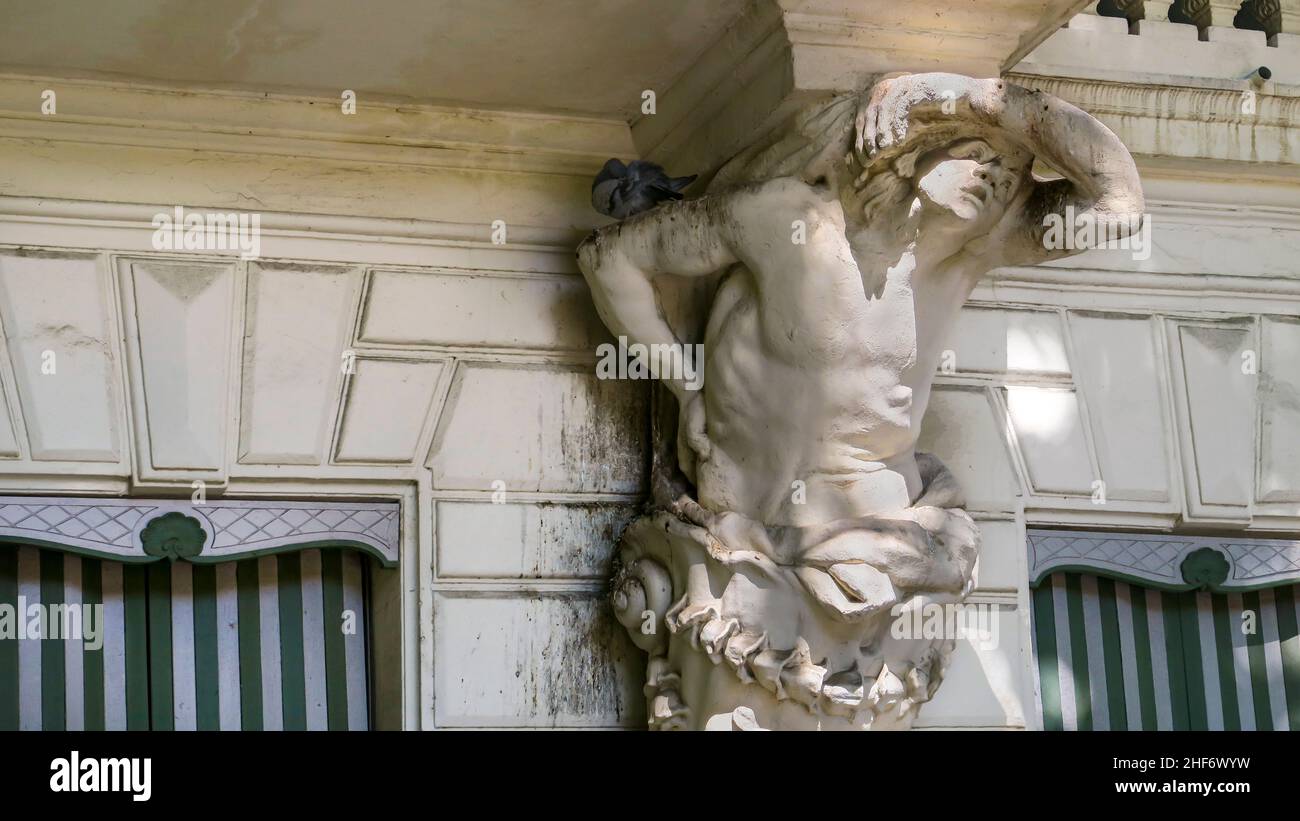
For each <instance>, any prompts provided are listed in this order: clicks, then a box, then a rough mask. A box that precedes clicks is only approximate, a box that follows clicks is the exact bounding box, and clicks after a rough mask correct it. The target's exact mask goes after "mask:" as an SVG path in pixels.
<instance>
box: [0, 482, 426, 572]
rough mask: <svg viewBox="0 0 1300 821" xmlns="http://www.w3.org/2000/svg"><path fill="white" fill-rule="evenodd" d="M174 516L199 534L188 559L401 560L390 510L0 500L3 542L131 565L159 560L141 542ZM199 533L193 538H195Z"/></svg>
mask: <svg viewBox="0 0 1300 821" xmlns="http://www.w3.org/2000/svg"><path fill="white" fill-rule="evenodd" d="M172 513H179V514H181V515H183V516H186V517H188V518H190V519H192V520H194V521H196V522H197V523H198V525H199V527H200V528H201V529H202V531H203V542H202V548H201V550H199V552H198V553H197V555H195V556H191V557H187V558H188V559H189V560H190V561H195V562H201V563H204V562H219V561H226V560H229V559H233V558H243V557H247V556H253V555H264V554H267V553H274V552H278V551H281V550H285V549H290V548H295V547H301V546H304V545H315V546H330V545H334V546H351V547H357V548H360V549H363V550H365V551H367V552H369V553H371V554H372V555H374V556H375V557H376V558H377V559H379V560H380V561H381V562H382V563H383V564H384V565H386V566H395V565H396V564H397V562H398V557H399V554H400V552H401V545H400V542H399V535H400V531H399V528H400V505H398V504H397V503H395V502H280V501H276V502H269V501H243V500H220V501H217V500H214V501H210V502H205V503H204V504H191V503H188V502H178V501H173V500H164V499H85V498H81V499H78V498H70V497H38V496H0V541H11V542H22V543H31V544H39V545H43V546H49V547H55V548H60V549H64V550H72V551H76V552H82V553H88V554H91V555H96V556H103V557H106V558H112V559H120V560H122V561H128V562H152V561H158V560H160V559H161V558H162V557H160V556H158V555H156V554H151V553H148V552H146V550H145V547H144V546H143V544H142V541H141V534H142V533H143V532H144V530H145V528H147V527H148V526H149V525H150V524H151V523H152V522H154V521H155V520H157V519H159V518H160V517H162V516H165V515H168V514H172ZM196 532H197V531H196Z"/></svg>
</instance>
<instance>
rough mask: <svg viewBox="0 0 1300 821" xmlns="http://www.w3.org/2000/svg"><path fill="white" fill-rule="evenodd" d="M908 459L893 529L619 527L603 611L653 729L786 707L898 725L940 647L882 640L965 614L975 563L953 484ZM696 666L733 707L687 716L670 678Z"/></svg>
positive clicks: (855, 724) (922, 693)
mask: <svg viewBox="0 0 1300 821" xmlns="http://www.w3.org/2000/svg"><path fill="white" fill-rule="evenodd" d="M917 457H918V464H919V465H920V467H921V473H922V482H923V490H922V493H921V495H920V497H919V498H918V499H917V500H916V502H915V503H914V504H913V505H912V506H911V507H909V508H906V509H904V510H899V511H895V512H892V513H883V514H879V515H874V516H868V517H859V518H854V519H843V520H840V521H835V522H830V523H827V524H824V525H818V526H815V527H806V528H795V527H768V526H764V525H762V524H759V523H757V522H754V521H752V520H749V519H747V518H745V517H743V516H740V515H738V514H735V513H725V512H724V513H714V512H711V511H708V510H705V509H704V508H702V507H701V506H700V505H699V504H697V503H696V502H695V501H694V500H692V499H690V498H689V497H686V496H683V497H681V498H680V499H679V500H678V501H677V503H676V504H674V505H673V509H672V510H659V511H656V512H653V513H650V514H648V515H645V516H642V517H641V518H639V519H637V520H636V521H634V522H633V523H632V524H631V525H629V526H628V528H627V529H626V530H625V531H624V533H623V536H622V538H621V540H620V543H619V552H618V563H619V564H618V567H617V568H616V572H615V575H614V580H613V583H612V596H613V602H614V609H615V612H616V615H617V616H618V619H619V621H620V623H622V624H623V625H624V626H625V627H626V628H627V629H628V632H629V633H630V634H631V636H632V639H633V641H634V642H635V643H636V644H637V645H638V646H639V647H641V648H642V649H643V650H646V651H647V652H649V653H650V663H649V668H648V675H647V685H646V695H647V699H648V706H649V723H650V726H651V727H652V728H657V729H675V728H688V727H694V728H702V727H704V726H706V724H708V725H709V726H715V725H716V724H717V723H718V722H717V721H714V722H713V723H710V718H716V717H717V716H719V715H724V714H732V713H733V712H734V715H731V723H732V724H734V725H737V726H740V725H746V724H753V723H755V721H756V720H755V718H754V717H755V716H756V715H759V714H762V713H763V712H764V708H763V706H762V703H763V702H764V701H769V702H775V704H773V705H772V709H773V710H783V711H786V712H787V713H788V712H789V709H790V704H797V705H799V707H800V709H802V710H803V711H804V712H805V713H806V716H807V720H808V721H809V722H812V724H811V725H810V726H817V727H820V728H823V729H830V728H834V727H842V728H844V729H851V728H852V729H862V728H868V727H874V728H885V727H888V728H902V727H906V726H908V725H909V724H910V722H911V720H912V718H913V717H914V716H915V713H916V710H917V707H918V705H919V704H921V703H922V702H925V701H928V700H929V699H930V697H931V696H932V695H933V694H934V692H935V690H936V689H937V687H938V685H939V681H940V679H941V678H942V675H943V671H944V668H945V667H946V665H947V660H948V657H949V655H950V654H951V652H952V650H953V647H954V641H953V639H952V638H951V637H947V638H931V639H925V638H921V637H915V636H911V635H902V636H901V637H900V635H899V633H900V631H898V630H895V629H891V627H892V626H894V625H895V624H896V623H900V621H901V623H910V621H911V620H910V618H909V615H910V614H911V612H912V608H916V607H922V606H924V605H925V604H927V603H947V602H956V601H960V600H961V599H962V598H964V597H965V595H966V594H967V593H968V592H969V590H970V588H971V585H972V578H973V572H974V566H975V562H976V556H977V555H978V549H979V530H978V528H977V527H976V525H975V523H974V521H972V519H971V518H970V516H969V515H968V514H967V513H966V512H965V511H964V510H962V509H961V504H962V500H961V498H960V491H959V490H958V488H957V484H956V482H955V481H954V479H953V477H952V475H951V474H950V473H949V472H948V470H947V468H945V467H944V466H943V465H942V463H940V462H939V460H938V459H936V458H934V457H933V456H930V455H928V454H918V455H917ZM701 658H704V659H707V661H708V663H709V664H711V665H713V667H714V668H716V671H714V672H710V677H711V678H713V677H715V676H717V675H724V676H728V677H730V678H731V679H732V680H733V681H730V682H728V685H729V686H728V687H726V688H722V692H726V691H733V692H738V693H741V694H743V695H742V696H741V699H742V701H743V703H737V704H736V705H734V707H733V706H732V705H730V704H719V703H713V702H715V701H716V699H714V698H711V699H710V701H711V703H710V704H708V705H697V704H695V703H692V701H699V700H700V699H699V698H695V699H692V697H691V695H690V694H687V693H684V692H683V688H682V686H681V680H682V672H683V669H682V668H683V667H684V666H692V667H694V666H698V664H699V660H700V659H701ZM706 672H708V671H707V670H706ZM735 683H739V684H742V685H744V688H760V690H761V691H762V692H761V693H757V692H754V691H753V690H752V689H743V688H742V689H738V688H736V687H734V686H730V685H733V684H735ZM706 689H708V691H709V692H711V693H714V694H716V693H718V692H719V688H717V687H712V688H706ZM722 700H723V701H725V700H726V699H725V697H724V698H723V699H722ZM756 705H757V706H756ZM719 710H721V711H722V712H718V711H719ZM724 719H725V715H724ZM723 723H726V722H725V721H724V722H723ZM757 723H758V724H759V725H761V724H762V721H761V719H760V720H757ZM781 723H782V724H788V719H783V720H782V721H781Z"/></svg>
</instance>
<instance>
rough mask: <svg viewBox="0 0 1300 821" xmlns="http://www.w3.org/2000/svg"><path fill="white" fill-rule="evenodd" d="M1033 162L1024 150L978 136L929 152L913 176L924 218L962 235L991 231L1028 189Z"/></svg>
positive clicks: (918, 160) (923, 155)
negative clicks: (1026, 186)
mask: <svg viewBox="0 0 1300 821" xmlns="http://www.w3.org/2000/svg"><path fill="white" fill-rule="evenodd" d="M1031 164H1032V158H1031V157H1029V156H1028V155H1027V154H1026V153H1025V152H1023V151H1020V150H1017V149H1014V148H994V147H993V146H992V145H991V144H990V143H989V142H988V141H986V140H984V139H979V138H973V139H961V140H957V141H956V142H952V143H949V144H947V145H943V146H940V147H938V148H934V149H931V150H930V151H927V152H925V153H924V154H922V155H921V156H920V157H919V158H918V159H917V161H916V166H915V172H914V174H913V176H912V179H913V180H914V187H915V193H916V199H917V200H918V201H919V203H920V206H921V209H922V211H923V217H922V219H923V221H924V222H929V223H930V224H932V225H933V224H938V225H944V226H947V227H949V228H951V229H955V230H958V231H960V232H963V233H965V232H972V233H983V232H986V231H988V230H989V229H991V228H992V227H993V226H994V225H996V224H997V223H998V222H999V221H1000V220H1001V219H1002V217H1003V215H1005V214H1006V212H1007V208H1008V206H1010V204H1011V203H1012V201H1014V200H1015V198H1016V195H1017V194H1019V193H1020V191H1021V190H1022V188H1023V187H1024V184H1025V182H1026V180H1027V179H1029V169H1030V166H1031Z"/></svg>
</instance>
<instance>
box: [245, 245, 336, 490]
mask: <svg viewBox="0 0 1300 821" xmlns="http://www.w3.org/2000/svg"><path fill="white" fill-rule="evenodd" d="M248 278H249V279H248V316H247V319H246V323H247V327H248V331H247V335H246V339H245V341H244V372H243V391H242V406H243V408H242V411H241V413H240V428H241V430H240V462H241V463H244V464H309V465H316V464H320V463H321V461H322V459H323V457H324V454H325V449H326V447H327V446H328V438H329V433H330V425H331V423H332V421H333V419H334V413H335V412H336V409H337V408H338V396H339V387H340V384H341V382H342V377H343V371H344V367H345V365H346V363H345V361H344V359H343V354H344V352H345V351H346V350H347V345H348V334H349V333H350V331H351V323H352V320H353V318H354V316H355V314H354V306H353V302H354V299H355V292H356V287H357V283H358V282H359V281H360V276H359V274H358V273H357V272H355V271H350V270H337V269H333V270H332V269H324V270H315V269H310V268H299V267H282V268H276V267H265V266H260V265H254V266H250V269H249V275H248Z"/></svg>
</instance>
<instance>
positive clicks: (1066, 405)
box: [1003, 385, 1097, 496]
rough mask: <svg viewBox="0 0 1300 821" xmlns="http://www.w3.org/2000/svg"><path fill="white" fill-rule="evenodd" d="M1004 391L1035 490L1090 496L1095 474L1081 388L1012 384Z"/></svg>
mask: <svg viewBox="0 0 1300 821" xmlns="http://www.w3.org/2000/svg"><path fill="white" fill-rule="evenodd" d="M1003 390H1004V401H1005V402H1006V408H1007V416H1008V419H1009V421H1010V430H1011V433H1012V434H1013V435H1014V437H1015V442H1016V445H1017V449H1018V450H1019V452H1020V456H1021V458H1022V459H1023V460H1024V465H1025V470H1026V473H1027V476H1026V477H1025V478H1026V479H1027V480H1028V482H1029V487H1030V489H1031V490H1032V492H1034V493H1036V494H1040V495H1049V494H1065V495H1074V496H1084V495H1091V493H1092V491H1093V484H1092V483H1093V482H1094V481H1095V480H1096V477H1097V473H1096V470H1095V469H1094V467H1093V462H1092V457H1091V454H1090V452H1089V449H1088V440H1087V435H1086V434H1085V433H1084V426H1083V416H1082V414H1081V412H1080V410H1079V395H1078V393H1076V392H1075V391H1074V390H1073V389H1071V388H1059V387H1043V386H1036V385H1009V386H1007V387H1006V388H1004V389H1003Z"/></svg>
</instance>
